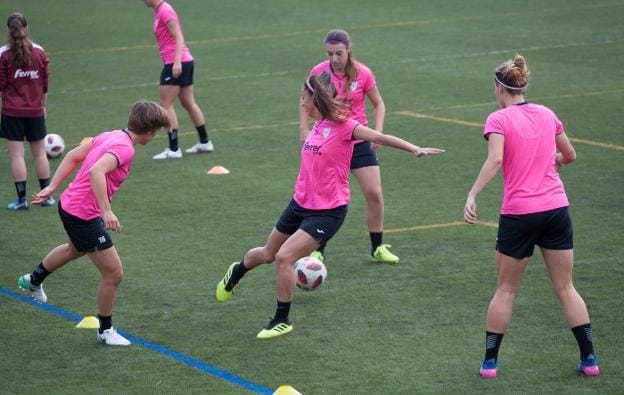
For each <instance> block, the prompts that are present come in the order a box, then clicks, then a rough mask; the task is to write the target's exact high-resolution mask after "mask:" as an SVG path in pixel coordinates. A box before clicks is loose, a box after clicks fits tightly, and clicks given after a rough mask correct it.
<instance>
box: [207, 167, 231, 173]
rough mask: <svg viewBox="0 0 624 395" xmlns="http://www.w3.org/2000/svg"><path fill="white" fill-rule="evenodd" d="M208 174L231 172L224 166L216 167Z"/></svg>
mask: <svg viewBox="0 0 624 395" xmlns="http://www.w3.org/2000/svg"><path fill="white" fill-rule="evenodd" d="M208 174H230V171H229V170H228V169H226V168H225V167H223V166H214V167H213V168H212V169H210V170H208Z"/></svg>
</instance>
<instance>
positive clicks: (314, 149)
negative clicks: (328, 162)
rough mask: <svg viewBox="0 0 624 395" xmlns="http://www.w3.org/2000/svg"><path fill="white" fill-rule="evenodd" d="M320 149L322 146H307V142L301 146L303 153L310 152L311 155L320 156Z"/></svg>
mask: <svg viewBox="0 0 624 395" xmlns="http://www.w3.org/2000/svg"><path fill="white" fill-rule="evenodd" d="M321 147H322V145H314V144H308V142H307V141H306V142H305V144H304V145H303V150H304V151H312V153H313V154H314V155H320V154H321Z"/></svg>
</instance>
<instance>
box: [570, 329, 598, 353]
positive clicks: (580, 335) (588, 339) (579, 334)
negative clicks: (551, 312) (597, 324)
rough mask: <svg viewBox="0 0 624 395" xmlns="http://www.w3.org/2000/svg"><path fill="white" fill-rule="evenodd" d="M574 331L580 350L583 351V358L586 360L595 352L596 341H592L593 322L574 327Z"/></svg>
mask: <svg viewBox="0 0 624 395" xmlns="http://www.w3.org/2000/svg"><path fill="white" fill-rule="evenodd" d="M572 333H574V337H575V338H576V342H577V343H578V346H579V350H580V351H581V359H582V360H586V359H587V357H588V356H589V355H595V354H594V343H593V341H592V328H591V324H590V323H587V324H584V325H579V326H576V327H574V328H572Z"/></svg>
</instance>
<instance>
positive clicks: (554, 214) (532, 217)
mask: <svg viewBox="0 0 624 395" xmlns="http://www.w3.org/2000/svg"><path fill="white" fill-rule="evenodd" d="M572 239H573V232H572V219H571V218H570V212H569V210H568V207H567V206H566V207H561V208H556V209H554V210H548V211H541V212H539V213H531V214H523V215H509V214H502V215H501V216H500V219H499V222H498V236H497V237H496V251H498V252H500V253H501V254H505V255H508V256H510V257H513V258H516V259H524V258H528V257H530V256H531V255H533V250H534V249H535V245H536V244H537V245H538V246H540V247H543V248H546V249H549V250H570V249H572V247H573V242H572Z"/></svg>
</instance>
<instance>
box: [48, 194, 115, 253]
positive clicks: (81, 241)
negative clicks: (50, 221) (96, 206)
mask: <svg viewBox="0 0 624 395" xmlns="http://www.w3.org/2000/svg"><path fill="white" fill-rule="evenodd" d="M58 211H59V216H60V217H61V221H62V222H63V227H64V228H65V232H67V235H68V236H69V239H70V240H71V242H72V244H73V245H74V247H76V250H78V251H80V252H85V253H86V252H95V251H102V250H106V249H108V248H111V247H112V246H113V240H112V239H111V238H110V235H109V234H108V231H107V230H106V227H105V226H104V221H103V220H102V218H100V217H97V218H93V219H90V220H88V221H86V220H84V219H82V218H78V217H76V216H74V215H71V214H69V213H68V212H66V211H65V210H63V208H62V207H61V202H60V199H59V202H58Z"/></svg>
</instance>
